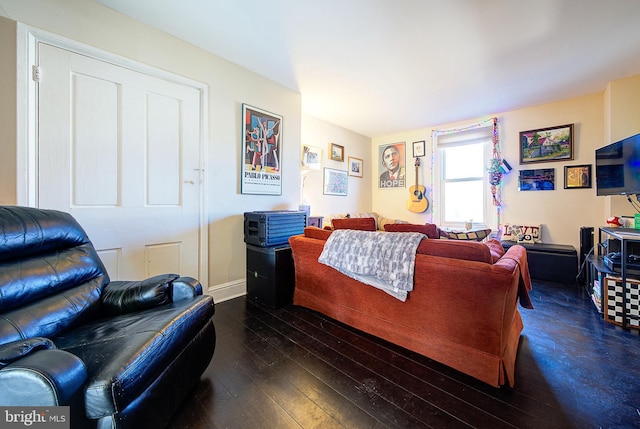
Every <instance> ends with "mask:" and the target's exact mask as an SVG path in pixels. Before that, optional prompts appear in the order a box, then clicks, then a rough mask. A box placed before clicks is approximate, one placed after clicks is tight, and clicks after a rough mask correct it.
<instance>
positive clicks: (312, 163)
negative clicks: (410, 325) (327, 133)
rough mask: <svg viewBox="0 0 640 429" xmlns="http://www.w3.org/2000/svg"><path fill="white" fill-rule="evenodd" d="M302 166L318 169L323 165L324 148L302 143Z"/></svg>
mask: <svg viewBox="0 0 640 429" xmlns="http://www.w3.org/2000/svg"><path fill="white" fill-rule="evenodd" d="M302 166H303V167H305V168H308V169H309V170H318V171H320V168H321V166H322V149H320V148H318V147H314V146H307V145H302Z"/></svg>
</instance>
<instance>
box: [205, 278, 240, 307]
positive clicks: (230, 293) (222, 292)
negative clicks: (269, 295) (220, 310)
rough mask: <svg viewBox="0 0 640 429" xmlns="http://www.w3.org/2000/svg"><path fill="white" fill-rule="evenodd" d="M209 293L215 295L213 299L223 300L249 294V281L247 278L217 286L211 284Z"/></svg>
mask: <svg viewBox="0 0 640 429" xmlns="http://www.w3.org/2000/svg"><path fill="white" fill-rule="evenodd" d="M207 294H209V295H211V296H212V297H213V301H214V302H216V303H218V302H223V301H227V300H229V299H233V298H237V297H239V296H243V295H246V294H247V281H246V280H245V279H240V280H234V281H231V282H227V283H222V284H219V285H215V286H209V289H208V290H207Z"/></svg>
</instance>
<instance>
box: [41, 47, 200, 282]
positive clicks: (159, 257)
mask: <svg viewBox="0 0 640 429" xmlns="http://www.w3.org/2000/svg"><path fill="white" fill-rule="evenodd" d="M38 61H39V66H40V83H39V89H38V121H39V130H38V144H37V150H38V168H37V170H38V178H37V180H38V207H41V208H54V209H58V210H63V211H67V212H70V213H71V214H72V215H73V216H74V217H75V218H76V219H77V220H78V222H79V223H80V224H81V225H82V226H83V228H84V229H85V230H86V232H87V234H88V235H89V238H90V239H91V241H92V242H93V244H94V246H95V247H96V249H98V251H99V254H100V256H101V258H102V260H103V261H104V263H105V265H106V266H107V270H108V272H109V276H110V277H111V278H112V280H116V279H124V280H136V279H142V278H146V277H148V276H153V275H156V274H160V273H171V272H173V273H177V274H180V275H188V276H192V277H195V278H198V275H199V266H198V265H199V257H198V249H199V241H198V240H199V236H200V221H199V219H200V186H202V185H201V180H200V179H201V174H200V155H199V154H200V92H199V91H198V89H196V88H193V87H189V86H187V85H182V84H178V83H175V82H170V81H168V80H164V79H160V78H157V77H153V76H150V75H147V74H145V73H141V72H137V71H133V70H131V69H128V68H125V67H121V66H118V65H113V64H110V63H108V62H105V61H101V60H98V59H94V58H90V57H88V56H84V55H80V54H77V53H73V52H70V51H68V50H65V49H62V48H58V47H54V46H50V45H47V44H44V43H40V45H39V58H38Z"/></svg>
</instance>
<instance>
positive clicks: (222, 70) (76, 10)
mask: <svg viewBox="0 0 640 429" xmlns="http://www.w3.org/2000/svg"><path fill="white" fill-rule="evenodd" d="M0 16H4V17H7V18H9V19H10V20H13V21H17V22H21V23H24V24H27V25H30V26H33V27H36V28H39V29H42V30H45V31H48V32H51V33H54V34H56V35H59V36H62V37H66V38H68V39H72V40H75V41H78V42H81V43H83V44H86V45H90V46H93V47H96V48H99V49H102V50H104V51H108V52H111V53H114V54H117V55H120V56H123V57H126V58H130V59H133V60H135V61H138V62H141V63H144V64H148V65H151V66H153V67H156V68H159V69H163V70H167V71H169V72H172V73H174V74H178V75H182V76H185V77H187V78H190V79H193V80H196V81H199V82H203V83H205V84H206V85H207V86H208V91H209V103H208V114H209V116H208V120H209V135H208V136H207V137H208V142H207V143H208V153H207V154H206V163H207V169H208V173H207V181H208V201H207V205H208V212H209V279H201V281H202V282H203V284H205V286H209V287H210V288H215V289H216V290H217V291H225V290H228V289H232V288H233V287H235V286H237V285H243V284H244V279H245V271H246V269H245V249H246V248H245V244H244V241H243V213H244V212H245V211H253V210H274V209H294V208H297V206H298V200H299V183H300V181H299V163H298V159H299V154H300V141H301V130H300V126H301V113H300V94H299V93H297V92H295V91H291V90H288V89H286V88H283V87H282V86H280V85H277V84H275V83H274V82H272V81H269V80H267V79H265V78H263V77H260V76H259V75H257V74H255V73H252V72H250V71H248V70H246V69H243V68H241V67H239V66H237V65H234V64H231V63H229V62H227V61H225V60H223V59H221V58H219V57H216V56H213V55H211V54H209V53H207V52H205V51H203V50H201V49H199V48H197V47H195V46H193V45H190V44H188V43H186V42H184V41H181V40H179V39H177V38H175V37H173V36H170V35H168V34H166V33H163V32H160V31H158V30H156V29H154V28H151V27H149V26H147V25H144V24H142V23H140V22H137V21H135V20H133V19H131V18H128V17H126V16H124V15H121V14H119V13H117V12H115V11H112V10H111V9H107V8H105V7H103V6H101V5H99V4H97V3H95V2H93V1H90V0H65V1H56V0H21V1H13V0H0ZM13 26H14V22H11V21H10V22H8V24H7V20H5V19H3V20H2V21H0V35H1V36H2V37H1V38H0V50H1V51H0V53H2V54H3V60H2V62H1V65H0V77H2V84H1V85H2V90H1V91H2V94H3V95H4V94H8V97H7V98H9V99H10V98H11V95H12V94H15V54H14V51H15V35H14V34H15V32H14V29H12V27H13ZM12 37H13V40H12ZM7 51H8V52H9V55H5V54H6V53H7ZM7 98H5V97H4V96H3V97H2V98H0V99H1V100H2V101H0V102H1V103H3V105H2V107H7V108H8V110H9V111H11V110H13V113H11V112H9V113H2V117H1V118H2V119H1V120H2V124H3V125H4V124H5V123H7V122H8V123H9V124H8V126H6V127H5V126H2V127H0V141H2V142H3V145H4V144H5V142H7V148H5V147H3V148H2V150H3V152H2V154H3V156H2V160H1V161H0V162H1V163H2V164H3V166H4V163H5V162H8V161H5V156H4V155H5V153H6V154H7V155H8V156H7V157H6V159H11V158H13V160H12V161H10V162H8V163H9V164H11V163H13V164H14V165H15V147H12V146H13V144H12V142H15V141H16V135H15V95H14V96H13V100H11V101H10V102H8V101H5V100H6V99H7ZM242 103H247V104H250V105H252V106H255V107H258V108H261V109H265V110H268V111H271V112H274V113H277V114H280V115H282V116H283V117H284V121H283V122H284V130H283V145H284V146H283V153H282V162H283V163H284V165H285V168H283V189H282V195H281V196H258V195H242V194H241V193H240V185H239V180H238V177H239V170H240V162H241V161H240V160H241V150H240V144H241V139H242V134H241V116H242V115H241V108H242V107H241V106H242ZM2 110H5V109H2ZM10 170H11V168H8V171H10ZM9 175H10V174H8V173H7V176H9ZM13 176H14V177H15V170H14V171H13ZM2 177H3V181H2V184H1V185H0V189H2V190H1V191H0V196H2V198H3V201H5V200H6V201H7V202H11V199H12V198H15V186H14V184H12V183H9V181H7V182H5V180H4V179H5V177H4V173H3V176H2ZM5 195H7V196H5ZM221 293H222V292H221Z"/></svg>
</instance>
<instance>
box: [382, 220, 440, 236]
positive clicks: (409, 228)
mask: <svg viewBox="0 0 640 429" xmlns="http://www.w3.org/2000/svg"><path fill="white" fill-rule="evenodd" d="M384 230H385V231H387V232H421V233H422V234H424V235H426V236H427V237H429V238H440V233H439V231H438V227H437V226H436V225H435V224H433V223H426V224H424V225H418V224H413V223H388V224H386V225H385V226H384Z"/></svg>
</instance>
